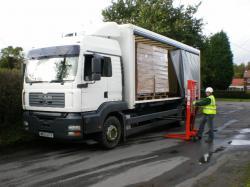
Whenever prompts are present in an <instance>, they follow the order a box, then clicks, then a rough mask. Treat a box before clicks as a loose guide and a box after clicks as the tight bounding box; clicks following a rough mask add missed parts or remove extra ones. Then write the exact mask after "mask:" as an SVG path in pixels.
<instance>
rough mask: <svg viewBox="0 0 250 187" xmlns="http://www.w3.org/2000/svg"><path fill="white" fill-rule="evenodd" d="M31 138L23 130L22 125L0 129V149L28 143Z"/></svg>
mask: <svg viewBox="0 0 250 187" xmlns="http://www.w3.org/2000/svg"><path fill="white" fill-rule="evenodd" d="M32 139H33V136H31V135H30V134H28V133H27V132H25V131H24V130H23V127H22V124H21V123H17V124H12V125H6V126H4V127H1V131H0V149H3V148H4V149H6V148H7V147H11V146H15V145H18V144H22V143H24V142H29V141H31V140H32Z"/></svg>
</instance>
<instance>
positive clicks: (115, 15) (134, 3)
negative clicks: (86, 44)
mask: <svg viewBox="0 0 250 187" xmlns="http://www.w3.org/2000/svg"><path fill="white" fill-rule="evenodd" d="M199 5H200V4H198V5H196V6H188V7H187V8H185V7H184V6H183V5H180V6H178V7H174V6H173V0H117V1H116V2H115V1H112V4H111V5H110V6H109V7H107V8H106V9H104V10H103V11H102V15H103V18H104V21H114V22H117V23H118V24H125V23H131V24H135V25H138V26H141V27H143V28H146V29H148V30H151V31H154V32H156V33H159V34H162V35H164V36H167V37H170V38H173V39H176V40H178V41H180V42H183V43H186V44H188V45H192V46H194V47H202V44H203V40H204V38H205V37H204V35H203V34H202V27H203V25H204V23H203V20H202V19H197V18H195V17H194V14H195V13H196V12H197V10H198V7H199Z"/></svg>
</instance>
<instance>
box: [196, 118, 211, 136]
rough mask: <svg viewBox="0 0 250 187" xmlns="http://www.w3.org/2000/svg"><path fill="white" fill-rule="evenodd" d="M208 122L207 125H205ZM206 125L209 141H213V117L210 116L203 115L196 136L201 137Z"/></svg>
mask: <svg viewBox="0 0 250 187" xmlns="http://www.w3.org/2000/svg"><path fill="white" fill-rule="evenodd" d="M207 122H208V123H207ZM206 123H207V124H208V128H209V131H208V136H209V139H211V140H213V139H214V115H212V114H203V118H202V120H201V123H200V127H199V131H198V136H200V137H201V136H202V134H203V131H204V128H205V124H206Z"/></svg>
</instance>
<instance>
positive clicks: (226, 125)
mask: <svg viewBox="0 0 250 187" xmlns="http://www.w3.org/2000/svg"><path fill="white" fill-rule="evenodd" d="M237 121H238V120H236V119H232V120H230V121H228V122H226V123H224V124H223V125H222V126H221V127H218V128H217V131H222V130H223V129H225V128H227V127H228V126H229V125H232V124H233V123H235V122H237Z"/></svg>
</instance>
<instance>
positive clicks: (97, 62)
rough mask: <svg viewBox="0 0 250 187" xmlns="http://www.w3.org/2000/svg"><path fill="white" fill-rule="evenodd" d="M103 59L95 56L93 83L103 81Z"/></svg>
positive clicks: (92, 70)
mask: <svg viewBox="0 0 250 187" xmlns="http://www.w3.org/2000/svg"><path fill="white" fill-rule="evenodd" d="M102 59H103V57H102V56H100V55H97V54H95V55H94V57H93V58H92V62H91V79H92V80H93V81H99V80H101V69H102V68H101V64H102Z"/></svg>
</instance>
